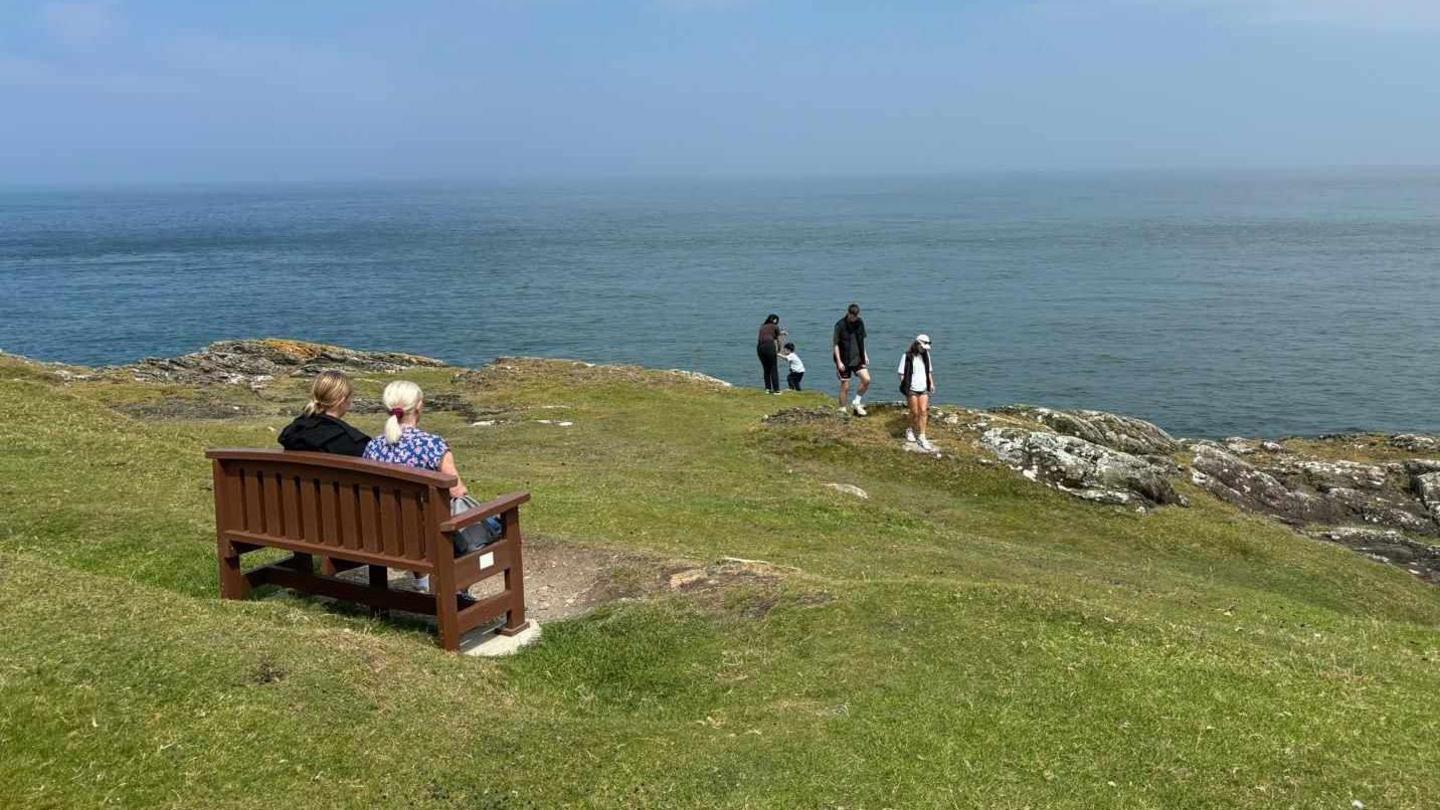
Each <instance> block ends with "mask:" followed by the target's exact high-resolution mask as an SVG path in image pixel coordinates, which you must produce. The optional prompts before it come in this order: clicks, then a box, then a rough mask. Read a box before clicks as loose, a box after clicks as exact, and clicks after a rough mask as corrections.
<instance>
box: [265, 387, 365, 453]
mask: <svg viewBox="0 0 1440 810" xmlns="http://www.w3.org/2000/svg"><path fill="white" fill-rule="evenodd" d="M354 392H355V389H354V387H353V386H352V385H351V384H350V378H349V377H346V376H345V375H344V374H342V373H340V372H338V371H322V372H320V376H318V377H316V378H315V382H314V384H313V385H311V386H310V402H309V404H307V405H306V406H305V410H303V411H301V412H300V415H299V416H297V417H295V420H294V421H293V422H291V423H290V424H288V425H286V426H285V429H284V430H282V431H280V446H281V447H284V448H285V449H286V450H301V451H307V452H311V453H335V454H337V455H342V456H359V455H362V454H364V452H365V446H366V445H367V444H369V442H370V437H369V436H366V435H365V434H364V433H361V432H360V431H358V430H356V429H355V428H353V427H351V426H350V424H349V423H347V422H346V421H345V419H344V417H345V414H346V413H348V412H349V411H350V399H351V397H352V396H353V395H354Z"/></svg>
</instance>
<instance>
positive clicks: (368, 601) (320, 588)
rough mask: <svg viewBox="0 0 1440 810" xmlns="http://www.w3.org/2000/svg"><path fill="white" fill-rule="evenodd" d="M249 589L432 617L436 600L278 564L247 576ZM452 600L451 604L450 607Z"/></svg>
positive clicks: (423, 594)
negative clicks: (267, 588) (272, 588)
mask: <svg viewBox="0 0 1440 810" xmlns="http://www.w3.org/2000/svg"><path fill="white" fill-rule="evenodd" d="M247 576H248V577H249V579H250V582H251V584H252V585H279V586H280V587H282V588H289V589H291V590H294V591H300V592H302V593H313V594H317V595H319V596H328V597H330V598H332V599H344V600H345V601H347V602H356V603H359V604H362V605H368V606H370V607H376V608H382V609H385V610H403V611H405V612H407V613H419V614H422V615H425V616H434V615H435V602H436V599H435V597H433V596H431V595H430V594H425V593H415V592H414V591H392V590H379V589H376V588H371V587H369V586H368V585H361V584H360V583H358V582H350V581H348V580H344V579H335V578H334V577H326V576H320V575H317V574H303V573H300V572H298V571H296V570H295V569H293V568H290V567H289V566H284V565H280V564H278V563H277V564H275V565H267V566H265V567H263V568H257V569H255V570H254V571H251V572H250V573H249V574H248V575H247ZM454 601H455V600H454V599H453V598H452V599H451V600H450V602H451V603H452V604H453V603H454Z"/></svg>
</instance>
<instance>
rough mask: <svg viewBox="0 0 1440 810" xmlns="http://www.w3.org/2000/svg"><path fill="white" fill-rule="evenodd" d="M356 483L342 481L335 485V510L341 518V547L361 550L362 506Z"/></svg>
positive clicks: (362, 544)
mask: <svg viewBox="0 0 1440 810" xmlns="http://www.w3.org/2000/svg"><path fill="white" fill-rule="evenodd" d="M357 488H358V487H357V486H356V485H355V484H347V483H340V484H338V485H337V486H336V487H335V511H336V513H337V514H338V516H339V518H340V532H339V541H340V547H341V548H345V549H350V550H352V551H360V550H362V549H363V548H364V543H362V542H361V539H360V506H359V503H358V498H356V492H355V490H356V489H357Z"/></svg>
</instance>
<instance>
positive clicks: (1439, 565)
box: [1312, 526, 1440, 582]
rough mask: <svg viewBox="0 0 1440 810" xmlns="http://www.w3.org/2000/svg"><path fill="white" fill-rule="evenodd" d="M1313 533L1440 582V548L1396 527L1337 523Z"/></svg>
mask: <svg viewBox="0 0 1440 810" xmlns="http://www.w3.org/2000/svg"><path fill="white" fill-rule="evenodd" d="M1312 536H1314V537H1318V538H1320V539H1322V540H1329V541H1330V542H1332V543H1339V544H1340V545H1342V546H1345V547H1346V548H1349V549H1353V550H1355V551H1358V552H1360V553H1362V554H1366V555H1368V556H1370V557H1373V558H1375V559H1377V560H1379V561H1381V562H1385V563H1390V564H1391V565H1396V566H1400V567H1402V568H1405V569H1407V570H1409V571H1411V572H1413V573H1415V574H1417V575H1419V576H1421V577H1423V578H1424V579H1426V580H1429V581H1431V582H1435V581H1440V548H1436V547H1435V546H1432V545H1429V544H1427V543H1422V542H1419V541H1417V540H1413V539H1411V538H1409V537H1406V536H1405V534H1404V533H1402V532H1398V531H1395V530H1394V529H1374V528H1369V527H1363V526H1336V527H1332V528H1328V529H1322V530H1318V531H1315V532H1313V533H1312Z"/></svg>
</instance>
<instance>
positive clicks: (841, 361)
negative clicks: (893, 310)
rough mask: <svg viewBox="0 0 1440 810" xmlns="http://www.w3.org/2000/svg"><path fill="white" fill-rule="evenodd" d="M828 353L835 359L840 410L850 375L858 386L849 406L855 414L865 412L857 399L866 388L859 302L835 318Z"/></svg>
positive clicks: (867, 359) (867, 379)
mask: <svg viewBox="0 0 1440 810" xmlns="http://www.w3.org/2000/svg"><path fill="white" fill-rule="evenodd" d="M830 344H831V346H832V349H831V355H832V357H833V359H834V360H835V374H836V376H838V377H839V378H840V410H842V411H843V410H845V397H847V396H849V395H850V378H851V377H858V378H860V390H858V391H856V392H855V399H854V400H852V401H851V402H850V408H851V410H853V411H854V412H855V415H856V416H864V415H865V406H864V404H862V403H861V401H860V400H861V399H862V398H863V397H864V396H865V392H866V391H869V390H870V371H869V369H868V368H867V367H868V366H869V365H870V355H869V354H868V353H867V352H866V351H865V322H864V321H862V320H860V305H859V304H851V305H850V306H849V308H847V309H846V310H845V317H843V318H841V319H840V320H838V321H836V322H835V334H834V337H833V338H832V339H831V341H830Z"/></svg>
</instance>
